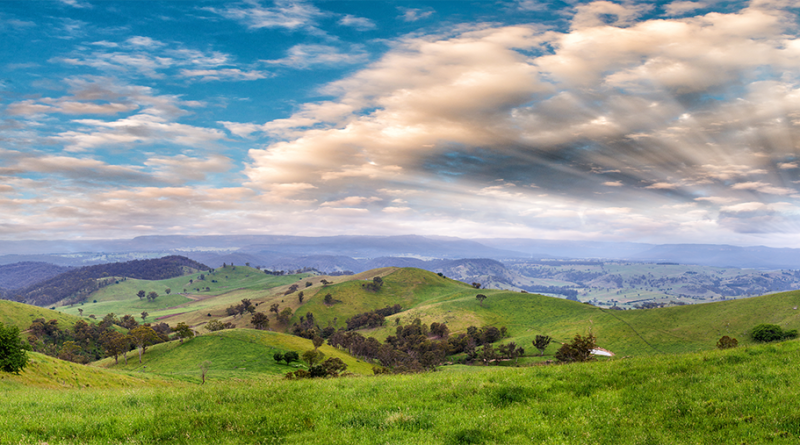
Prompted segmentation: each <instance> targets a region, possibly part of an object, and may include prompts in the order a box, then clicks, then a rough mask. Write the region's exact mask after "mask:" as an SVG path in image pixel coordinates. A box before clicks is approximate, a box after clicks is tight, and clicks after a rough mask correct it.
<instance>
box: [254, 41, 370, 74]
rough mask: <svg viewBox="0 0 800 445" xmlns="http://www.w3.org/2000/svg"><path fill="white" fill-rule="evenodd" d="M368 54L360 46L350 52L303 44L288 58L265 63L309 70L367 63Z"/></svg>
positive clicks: (294, 48) (290, 50)
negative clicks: (316, 66)
mask: <svg viewBox="0 0 800 445" xmlns="http://www.w3.org/2000/svg"><path fill="white" fill-rule="evenodd" d="M368 57H369V56H368V54H367V53H366V52H365V51H364V50H363V49H362V48H361V47H359V46H352V47H351V48H350V50H349V51H348V52H342V51H340V50H339V49H338V48H336V47H333V46H329V45H308V44H301V45H295V46H293V47H291V48H290V49H289V50H288V51H287V54H286V57H284V58H282V59H277V60H265V61H264V62H265V63H269V64H273V65H284V66H290V67H293V68H309V67H312V66H315V65H349V64H356V63H362V62H365V61H366V60H367V58H368Z"/></svg>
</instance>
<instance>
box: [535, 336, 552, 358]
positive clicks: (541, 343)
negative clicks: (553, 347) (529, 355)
mask: <svg viewBox="0 0 800 445" xmlns="http://www.w3.org/2000/svg"><path fill="white" fill-rule="evenodd" d="M551 340H552V339H551V338H550V336H549V335H537V336H536V338H535V339H534V340H533V347H534V348H536V349H538V350H539V355H540V356H544V350H545V349H547V346H548V345H550V341H551Z"/></svg>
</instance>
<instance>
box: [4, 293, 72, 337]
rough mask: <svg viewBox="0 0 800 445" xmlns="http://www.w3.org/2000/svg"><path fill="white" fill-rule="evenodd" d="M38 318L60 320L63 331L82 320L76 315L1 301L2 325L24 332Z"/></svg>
mask: <svg viewBox="0 0 800 445" xmlns="http://www.w3.org/2000/svg"><path fill="white" fill-rule="evenodd" d="M37 318H44V319H45V320H54V319H55V320H58V324H59V326H61V328H62V329H63V328H65V327H67V326H72V325H74V324H75V322H76V321H78V320H79V319H80V317H76V316H74V315H69V314H65V313H63V312H59V311H52V310H50V309H45V308H42V307H38V306H31V305H28V304H22V303H17V302H15V301H7V300H0V323H3V324H4V325H6V326H16V327H18V328H19V329H20V331H24V330H25V329H28V326H30V325H31V322H32V321H33V320H35V319H37Z"/></svg>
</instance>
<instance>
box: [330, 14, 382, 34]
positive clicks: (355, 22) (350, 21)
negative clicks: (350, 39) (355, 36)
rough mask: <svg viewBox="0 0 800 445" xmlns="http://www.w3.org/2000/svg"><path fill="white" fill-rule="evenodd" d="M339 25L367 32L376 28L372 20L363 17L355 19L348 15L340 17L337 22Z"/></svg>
mask: <svg viewBox="0 0 800 445" xmlns="http://www.w3.org/2000/svg"><path fill="white" fill-rule="evenodd" d="M339 24H340V25H342V26H349V27H351V28H355V29H357V30H359V31H369V30H372V29H375V28H377V26H376V25H375V23H374V22H373V21H372V20H370V19H367V18H364V17H356V16H354V15H350V14H347V15H345V16H344V17H342V18H341V19H340V20H339Z"/></svg>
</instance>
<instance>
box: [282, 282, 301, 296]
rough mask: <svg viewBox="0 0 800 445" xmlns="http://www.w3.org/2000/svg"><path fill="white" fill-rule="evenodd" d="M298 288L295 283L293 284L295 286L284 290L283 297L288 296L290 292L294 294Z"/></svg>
mask: <svg viewBox="0 0 800 445" xmlns="http://www.w3.org/2000/svg"><path fill="white" fill-rule="evenodd" d="M298 287H299V286H298V285H297V283H295V284H292V285H291V286H289V289H286V292H284V293H283V295H289V294H291V293H292V292H295V291H297V288H298Z"/></svg>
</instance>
